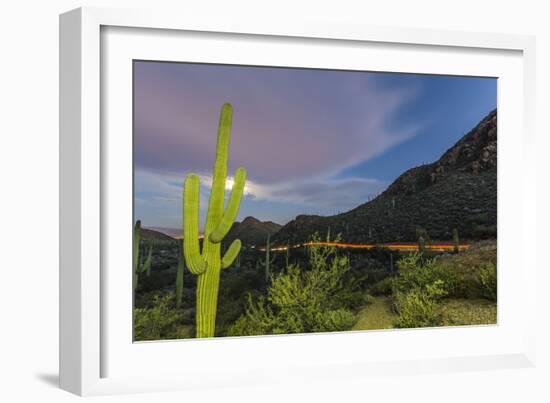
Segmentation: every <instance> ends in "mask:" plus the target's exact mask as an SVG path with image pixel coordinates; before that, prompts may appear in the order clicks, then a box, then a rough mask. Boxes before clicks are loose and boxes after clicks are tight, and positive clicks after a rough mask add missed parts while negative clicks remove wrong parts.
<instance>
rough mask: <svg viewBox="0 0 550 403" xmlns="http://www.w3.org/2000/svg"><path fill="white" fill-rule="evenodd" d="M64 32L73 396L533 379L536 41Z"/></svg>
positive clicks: (127, 23)
mask: <svg viewBox="0 0 550 403" xmlns="http://www.w3.org/2000/svg"><path fill="white" fill-rule="evenodd" d="M60 24H61V25H60V27H61V29H60V35H61V39H60V43H61V56H60V69H61V71H60V82H61V87H60V95H61V101H60V109H61V122H60V126H61V133H60V136H61V142H60V147H61V148H60V154H61V161H60V167H61V178H60V179H61V193H60V199H61V223H60V232H61V239H60V242H61V265H60V322H61V323H60V346H61V347H60V348H61V357H60V382H61V386H62V387H63V388H65V389H67V390H69V391H72V392H74V393H77V394H82V395H90V394H108V393H124V392H139V391H156V390H166V389H185V388H201V387H214V386H223V385H226V384H228V382H229V380H228V374H231V382H232V383H233V384H235V383H237V384H239V385H247V384H256V383H262V382H273V381H274V380H277V381H281V382H292V379H293V377H295V376H296V375H297V374H300V377H302V379H303V377H308V378H311V379H323V377H326V378H334V377H336V378H338V377H342V378H344V377H346V374H349V373H353V374H355V376H357V375H358V374H359V375H363V376H368V375H369V374H370V373H380V372H384V371H386V372H387V373H403V374H407V373H417V372H418V371H432V372H436V371H442V370H447V371H448V370H451V371H452V370H456V369H461V370H465V369H466V370H468V369H471V370H474V369H480V368H504V367H521V366H529V365H532V362H533V359H534V346H533V337H534V335H533V325H532V322H531V321H530V318H529V316H528V315H526V314H525V312H530V307H532V305H533V304H534V293H533V290H534V284H532V280H529V278H534V277H533V276H530V275H529V274H530V273H531V274H532V273H533V272H534V271H535V270H536V262H534V260H533V259H534V257H533V256H532V255H531V254H529V253H528V249H527V246H526V245H527V240H528V238H527V237H528V235H529V236H532V234H534V232H535V231H533V230H532V229H533V228H534V225H535V219H534V213H533V211H532V210H531V209H530V207H529V206H530V203H531V196H532V192H533V191H534V190H533V188H534V183H533V182H532V180H531V179H530V178H529V175H528V172H529V167H530V165H531V164H532V161H530V158H529V155H530V153H531V149H532V142H530V138H531V133H530V131H531V129H530V122H531V121H532V113H533V112H532V108H531V102H532V99H531V98H532V94H533V89H534V85H535V83H534V76H533V72H532V69H533V57H534V56H533V49H534V46H533V40H532V39H531V38H529V37H523V36H508V35H497V34H474V33H462V32H445V31H441V32H439V31H438V32H437V35H434V33H433V32H430V31H418V30H411V29H383V28H371V27H357V26H341V25H337V24H335V25H330V24H315V23H310V24H303V23H301V24H296V25H295V24H293V23H290V22H289V23H286V24H283V25H281V24H280V22H279V23H278V24H274V23H269V22H266V21H263V22H261V23H259V22H256V23H252V22H250V21H235V20H233V21H231V22H230V23H228V22H221V21H220V22H218V21H214V22H213V21H205V20H201V19H192V18H190V17H186V18H183V19H182V18H179V16H178V18H175V17H174V16H172V15H169V14H156V13H150V12H147V13H145V12H140V11H123V10H106V9H78V10H74V11H71V12H68V13H66V14H63V15H62V16H61V19H60ZM518 159H520V160H521V161H523V164H524V165H523V167H524V169H522V170H518V169H517V168H516V165H514V164H512V162H513V161H517V160H518ZM411 347H413V348H411ZM320 351H322V354H320V353H319V352H320ZM306 369H307V371H305V372H307V374H304V370H306Z"/></svg>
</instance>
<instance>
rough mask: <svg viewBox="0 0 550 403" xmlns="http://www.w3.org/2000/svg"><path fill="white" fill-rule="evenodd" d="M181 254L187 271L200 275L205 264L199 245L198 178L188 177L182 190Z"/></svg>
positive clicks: (204, 268)
mask: <svg viewBox="0 0 550 403" xmlns="http://www.w3.org/2000/svg"><path fill="white" fill-rule="evenodd" d="M183 200H184V203H183V252H184V255H185V260H186V262H187V266H188V267H189V271H190V272H191V273H193V274H202V273H204V271H205V270H206V262H205V260H204V258H203V257H202V255H201V252H200V244H199V177H198V176H197V175H193V174H191V175H189V176H188V177H187V178H186V179H185V185H184V190H183Z"/></svg>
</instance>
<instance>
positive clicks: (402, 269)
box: [395, 253, 459, 295]
mask: <svg viewBox="0 0 550 403" xmlns="http://www.w3.org/2000/svg"><path fill="white" fill-rule="evenodd" d="M397 267H398V268H399V275H398V276H397V277H396V281H395V288H396V290H397V291H399V292H402V293H407V292H408V291H410V290H413V289H420V290H425V289H426V287H428V286H430V285H432V284H434V283H435V282H436V281H437V282H439V283H438V284H440V286H441V288H442V289H443V290H444V291H445V292H446V294H450V295H453V294H454V292H455V291H456V289H457V288H458V287H459V279H458V277H457V275H456V273H455V272H454V271H453V270H452V269H450V268H448V267H447V266H446V265H442V264H438V262H437V260H436V259H423V258H422V256H421V255H420V254H419V253H412V254H410V255H408V256H404V257H402V258H401V259H400V260H399V261H398V262H397Z"/></svg>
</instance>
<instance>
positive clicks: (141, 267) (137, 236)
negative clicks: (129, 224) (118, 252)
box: [133, 220, 153, 291]
mask: <svg viewBox="0 0 550 403" xmlns="http://www.w3.org/2000/svg"><path fill="white" fill-rule="evenodd" d="M140 240H141V221H140V220H137V221H136V224H135V225H134V250H133V273H134V275H133V283H134V284H133V285H134V291H136V289H137V286H138V281H139V275H140V273H143V272H146V273H150V272H151V260H152V255H153V245H152V244H151V245H150V246H149V252H148V253H147V258H146V259H145V261H144V262H143V263H141V262H140V260H139V243H140Z"/></svg>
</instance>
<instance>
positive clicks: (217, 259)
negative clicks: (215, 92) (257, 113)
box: [183, 103, 246, 337]
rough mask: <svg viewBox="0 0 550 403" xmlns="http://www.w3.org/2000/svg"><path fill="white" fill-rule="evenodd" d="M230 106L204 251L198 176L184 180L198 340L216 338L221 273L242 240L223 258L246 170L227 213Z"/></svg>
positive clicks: (223, 120)
mask: <svg viewBox="0 0 550 403" xmlns="http://www.w3.org/2000/svg"><path fill="white" fill-rule="evenodd" d="M232 115H233V111H232V107H231V104H227V103H226V104H224V105H223V106H222V109H221V113H220V123H219V127H218V142H217V145H216V161H215V163H214V176H213V179H212V190H211V192H210V201H209V204H208V212H207V215H206V225H205V227H204V239H203V242H202V252H201V247H200V243H199V177H198V176H197V175H195V174H190V175H188V176H187V178H186V179H185V186H184V192H183V193H184V194H183V224H184V225H183V251H184V255H185V261H186V263H187V266H188V268H189V271H190V272H191V273H193V274H196V275H197V276H199V279H198V282H197V308H196V312H197V316H196V330H197V333H196V334H197V337H214V332H215V326H216V309H217V304H218V290H219V285H220V270H221V269H226V268H228V267H229V266H231V264H232V263H233V260H235V258H236V257H237V255H238V254H239V251H240V249H241V241H240V240H239V239H236V240H234V241H233V242H232V243H231V245H230V246H229V248H228V249H227V252H226V253H225V255H224V256H223V258H222V257H221V242H222V240H223V238H224V237H225V235H227V233H228V232H229V230H230V229H231V225H232V224H233V222H234V221H235V218H236V216H237V213H238V212H239V207H240V203H241V197H242V194H243V190H244V184H245V181H246V170H245V169H244V168H238V169H237V171H236V172H235V178H234V182H233V189H232V190H231V196H230V197H229V201H228V203H227V207H226V208H225V210H224V196H225V181H226V176H227V154H228V150H229V141H230V137H231V123H232Z"/></svg>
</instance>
